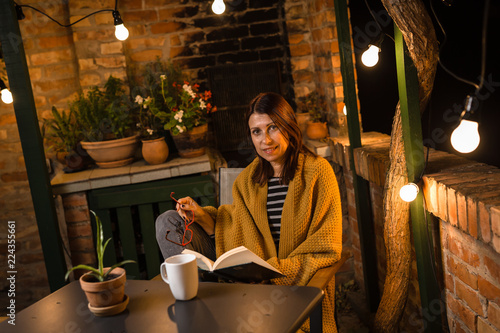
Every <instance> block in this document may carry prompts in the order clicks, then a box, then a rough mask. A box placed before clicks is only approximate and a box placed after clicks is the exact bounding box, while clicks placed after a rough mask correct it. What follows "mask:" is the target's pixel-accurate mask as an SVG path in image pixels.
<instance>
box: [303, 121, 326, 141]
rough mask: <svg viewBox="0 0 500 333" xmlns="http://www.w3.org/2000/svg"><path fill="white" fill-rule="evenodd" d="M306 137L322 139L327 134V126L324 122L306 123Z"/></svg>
mask: <svg viewBox="0 0 500 333" xmlns="http://www.w3.org/2000/svg"><path fill="white" fill-rule="evenodd" d="M306 134H307V137H308V138H309V139H312V140H319V139H324V138H326V137H327V136H328V127H327V126H326V123H314V122H311V121H310V122H308V123H307V130H306Z"/></svg>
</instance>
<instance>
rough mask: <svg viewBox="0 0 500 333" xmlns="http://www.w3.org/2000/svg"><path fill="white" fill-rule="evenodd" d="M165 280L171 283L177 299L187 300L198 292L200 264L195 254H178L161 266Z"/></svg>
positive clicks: (161, 272) (162, 276) (171, 288)
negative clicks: (197, 262) (198, 264)
mask: <svg viewBox="0 0 500 333" xmlns="http://www.w3.org/2000/svg"><path fill="white" fill-rule="evenodd" d="M160 274H161V278H162V279H163V281H165V282H166V283H168V284H169V286H170V290H171V291H172V294H173V295H174V297H175V299H176V300H180V301H187V300H190V299H192V298H194V297H196V294H197V293H198V266H197V265H196V257H195V255H194V254H178V255H175V256H171V257H169V258H167V259H165V262H164V263H162V264H161V266H160Z"/></svg>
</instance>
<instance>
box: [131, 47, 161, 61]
mask: <svg viewBox="0 0 500 333" xmlns="http://www.w3.org/2000/svg"><path fill="white" fill-rule="evenodd" d="M162 54H163V52H162V50H144V51H140V52H135V53H132V54H131V56H130V57H131V58H132V60H133V61H137V62H144V61H154V60H155V59H156V58H157V57H161V56H162Z"/></svg>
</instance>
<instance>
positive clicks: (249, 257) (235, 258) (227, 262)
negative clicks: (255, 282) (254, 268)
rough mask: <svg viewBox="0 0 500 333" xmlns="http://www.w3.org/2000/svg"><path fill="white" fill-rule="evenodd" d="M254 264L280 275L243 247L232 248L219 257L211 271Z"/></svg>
mask: <svg viewBox="0 0 500 333" xmlns="http://www.w3.org/2000/svg"><path fill="white" fill-rule="evenodd" d="M249 262H254V263H256V264H259V265H261V266H263V267H266V268H268V269H270V270H273V271H275V272H278V273H281V272H280V271H278V270H277V269H276V268H274V267H273V266H271V265H270V264H269V263H267V262H266V261H265V260H264V259H262V258H261V257H259V256H258V255H256V254H255V253H253V252H252V251H250V250H249V249H247V248H246V247H244V246H240V247H237V248H234V249H232V250H229V251H227V252H226V253H224V254H223V255H221V256H220V257H219V258H217V260H216V261H215V263H214V264H213V270H214V271H215V270H216V269H221V268H225V267H231V266H237V265H241V264H246V263H249Z"/></svg>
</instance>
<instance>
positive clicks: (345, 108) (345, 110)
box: [342, 104, 347, 116]
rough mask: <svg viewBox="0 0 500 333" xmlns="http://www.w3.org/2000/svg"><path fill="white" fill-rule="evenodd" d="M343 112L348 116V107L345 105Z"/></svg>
mask: <svg viewBox="0 0 500 333" xmlns="http://www.w3.org/2000/svg"><path fill="white" fill-rule="evenodd" d="M342 112H344V116H347V105H345V104H344V107H343V108H342Z"/></svg>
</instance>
